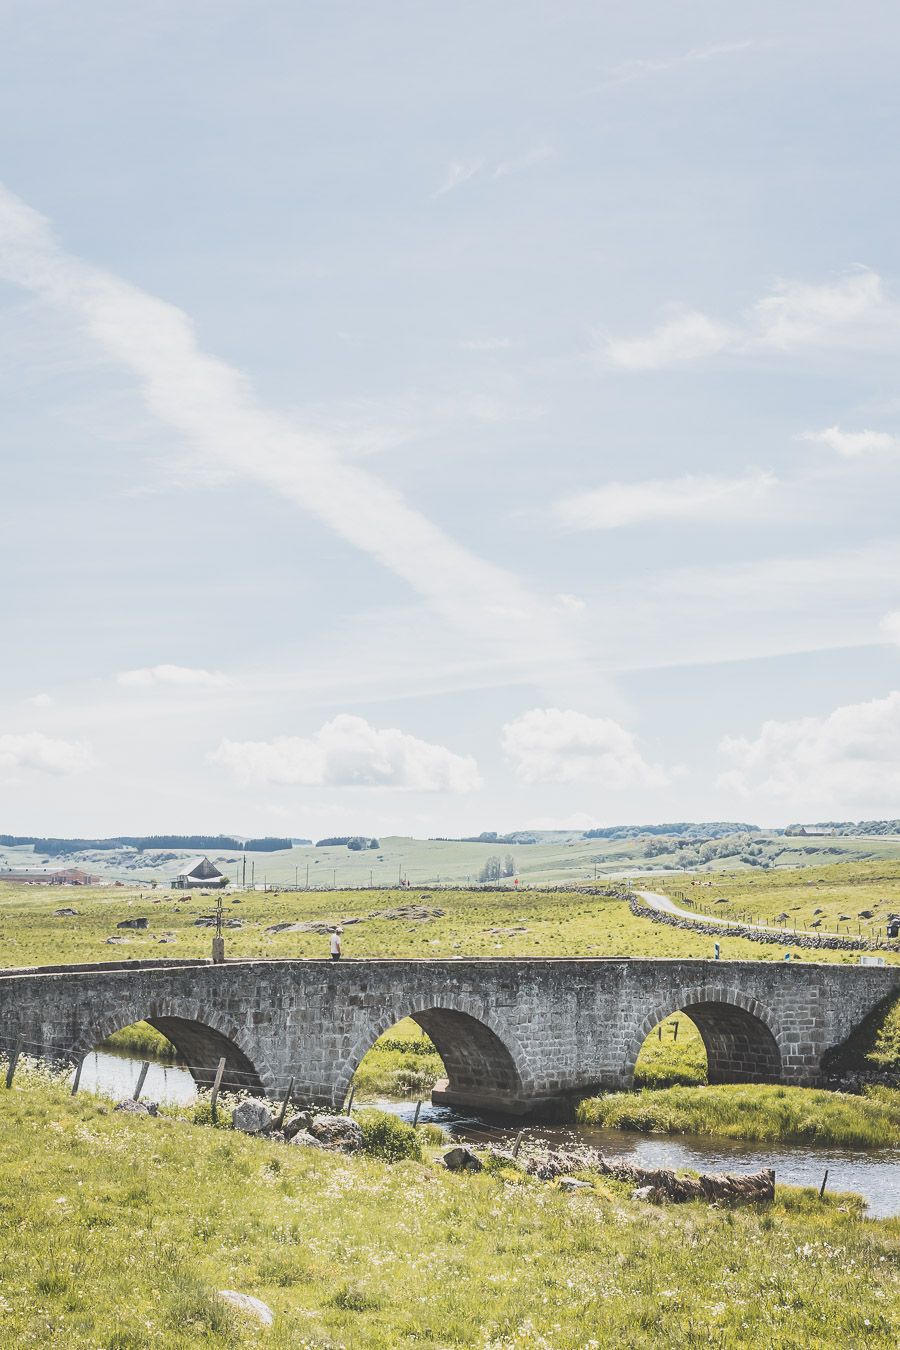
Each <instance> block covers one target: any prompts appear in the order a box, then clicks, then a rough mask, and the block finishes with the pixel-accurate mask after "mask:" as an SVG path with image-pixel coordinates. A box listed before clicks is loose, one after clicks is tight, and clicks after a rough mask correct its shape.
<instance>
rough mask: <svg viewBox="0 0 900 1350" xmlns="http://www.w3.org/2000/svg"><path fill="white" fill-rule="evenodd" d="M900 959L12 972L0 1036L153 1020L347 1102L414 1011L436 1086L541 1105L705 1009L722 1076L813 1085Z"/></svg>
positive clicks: (234, 1076)
mask: <svg viewBox="0 0 900 1350" xmlns="http://www.w3.org/2000/svg"><path fill="white" fill-rule="evenodd" d="M896 994H900V967H896V966H894V967H891V966H885V967H871V966H849V965H845V966H839V965H825V964H814V963H812V962H771V963H770V962H763V961H703V960H687V961H680V960H651V959H641V958H638V959H626V958H611V959H591V960H565V959H552V958H551V959H531V958H523V959H508V960H466V959H453V960H408V961H406V960H359V961H352V960H344V961H341V962H330V961H319V960H287V961H253V960H235V961H228V962H227V963H225V964H222V965H211V964H210V963H208V962H205V961H182V962H171V961H168V962H167V961H155V962H129V963H108V964H98V965H90V966H88V965H85V966H52V967H40V968H34V969H29V970H6V971H2V972H0V1048H2V1049H5V1050H7V1051H8V1050H10V1049H11V1048H12V1047H13V1046H15V1045H16V1043H17V1042H21V1046H22V1050H23V1053H26V1054H31V1055H42V1056H44V1057H47V1058H53V1059H64V1060H68V1061H71V1062H77V1061H78V1060H80V1059H81V1058H82V1057H83V1056H84V1055H85V1054H87V1053H88V1052H89V1051H90V1050H91V1049H93V1047H95V1046H96V1045H97V1044H98V1043H99V1042H100V1041H101V1040H103V1039H104V1037H106V1036H108V1035H109V1034H111V1033H112V1032H113V1031H116V1030H118V1029H120V1028H121V1027H124V1026H128V1025H129V1024H131V1023H132V1022H136V1021H140V1020H146V1021H148V1022H150V1023H151V1024H152V1025H153V1026H154V1027H156V1028H157V1029H158V1030H159V1031H161V1032H163V1034H164V1035H166V1036H168V1037H169V1039H170V1040H171V1041H172V1042H173V1043H174V1044H175V1046H176V1047H177V1048H178V1050H179V1051H180V1052H181V1054H182V1055H183V1057H184V1059H185V1060H186V1062H187V1064H188V1065H189V1067H190V1068H191V1071H192V1072H193V1074H194V1076H195V1078H196V1079H197V1080H198V1082H201V1083H208V1082H209V1079H210V1076H211V1074H212V1072H213V1070H214V1066H215V1065H216V1064H217V1063H218V1061H219V1059H220V1058H222V1057H224V1058H225V1061H226V1069H225V1077H224V1080H223V1081H224V1085H225V1086H226V1087H232V1088H239V1087H242V1088H246V1089H249V1090H250V1091H253V1092H257V1093H265V1094H267V1095H269V1096H275V1095H277V1094H278V1093H279V1092H282V1091H284V1090H285V1088H286V1086H287V1084H288V1082H289V1080H290V1079H293V1080H294V1089H293V1095H294V1098H295V1100H298V1101H304V1102H308V1103H311V1104H316V1105H321V1106H337V1105H339V1104H340V1103H341V1102H342V1101H343V1100H344V1098H345V1095H346V1093H347V1091H348V1088H349V1086H350V1082H351V1080H352V1077H353V1074H354V1073H355V1071H356V1068H357V1066H358V1064H359V1062H360V1060H361V1059H362V1057H363V1055H364V1054H365V1053H366V1051H367V1050H369V1048H370V1047H371V1046H372V1044H373V1043H374V1041H375V1040H376V1039H377V1038H378V1037H379V1036H380V1035H381V1034H382V1033H383V1032H385V1031H386V1030H388V1029H389V1028H390V1027H391V1026H393V1025H394V1023H395V1022H397V1021H399V1020H400V1019H401V1018H403V1017H408V1016H411V1017H413V1018H415V1020H416V1021H417V1022H418V1023H419V1025H420V1026H421V1027H423V1029H424V1030H425V1031H426V1032H427V1033H428V1035H429V1036H430V1037H431V1038H432V1040H433V1041H434V1043H435V1045H436V1046H437V1048H438V1050H439V1052H440V1054H441V1057H442V1059H443V1061H444V1064H445V1067H446V1070H447V1079H446V1080H445V1081H444V1082H443V1083H442V1084H439V1085H438V1087H437V1088H436V1089H435V1094H434V1095H435V1099H436V1100H441V1101H447V1102H451V1103H455V1104H458V1105H461V1106H471V1107H480V1108H483V1109H493V1110H500V1111H512V1112H524V1111H528V1110H531V1109H535V1108H540V1107H546V1106H548V1105H549V1104H550V1103H553V1102H558V1101H559V1100H561V1099H565V1098H566V1097H569V1096H572V1095H582V1094H585V1093H588V1092H590V1091H591V1090H593V1089H596V1088H603V1087H605V1088H616V1087H618V1088H621V1087H627V1086H629V1085H630V1083H631V1080H632V1075H633V1071H634V1065H635V1060H636V1059H637V1056H638V1052H639V1050H640V1048H641V1045H642V1043H643V1041H644V1038H645V1037H646V1036H647V1034H648V1033H649V1032H650V1031H652V1030H653V1028H654V1027H655V1026H656V1025H657V1023H658V1022H660V1021H661V1020H662V1019H663V1018H664V1017H666V1016H668V1015H669V1014H670V1013H672V1012H676V1011H681V1012H683V1013H685V1014H686V1015H687V1016H688V1017H690V1019H691V1020H692V1021H693V1022H694V1023H695V1024H696V1026H697V1028H698V1030H699V1032H700V1035H701V1037H702V1038H703V1041H704V1044H705V1046H706V1050H707V1055H708V1059H709V1077H710V1081H711V1082H783V1083H795V1084H806V1085H810V1084H814V1083H816V1082H817V1081H818V1080H819V1077H820V1072H821V1061H822V1056H823V1055H824V1053H825V1051H826V1050H828V1049H829V1048H830V1047H832V1046H835V1045H838V1044H840V1043H841V1042H842V1041H843V1040H845V1039H846V1037H847V1036H848V1035H849V1034H850V1033H851V1032H852V1031H853V1030H854V1028H855V1027H857V1026H858V1025H859V1023H860V1022H861V1021H862V1020H863V1018H864V1017H865V1016H866V1015H867V1014H868V1013H870V1012H871V1011H872V1010H873V1009H875V1008H876V1006H877V1005H878V1004H879V1003H880V1002H881V1001H882V1000H884V999H886V998H888V997H890V996H891V995H896Z"/></svg>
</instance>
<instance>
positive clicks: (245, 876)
mask: <svg viewBox="0 0 900 1350" xmlns="http://www.w3.org/2000/svg"><path fill="white" fill-rule="evenodd" d="M241 888H242V889H243V890H246V889H247V855H246V853H245V854H244V869H243V878H242V880H241Z"/></svg>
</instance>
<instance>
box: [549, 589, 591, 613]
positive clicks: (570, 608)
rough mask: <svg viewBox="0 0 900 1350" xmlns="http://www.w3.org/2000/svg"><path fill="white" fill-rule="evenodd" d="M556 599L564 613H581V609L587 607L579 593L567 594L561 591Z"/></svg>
mask: <svg viewBox="0 0 900 1350" xmlns="http://www.w3.org/2000/svg"><path fill="white" fill-rule="evenodd" d="M556 599H557V603H558V604H559V607H560V609H561V610H562V611H563V613H564V614H581V613H582V611H583V610H585V609H587V601H586V600H582V598H581V596H580V595H569V594H567V593H566V592H563V594H561V595H558V596H557V597H556Z"/></svg>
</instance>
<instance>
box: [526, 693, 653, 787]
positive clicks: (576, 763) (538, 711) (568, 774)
mask: <svg viewBox="0 0 900 1350" xmlns="http://www.w3.org/2000/svg"><path fill="white" fill-rule="evenodd" d="M501 744H502V746H503V751H504V753H505V754H506V755H507V756H508V757H509V759H510V760H511V761H512V763H513V764H514V766H515V768H516V772H517V773H518V775H519V777H520V778H521V779H522V781H523V782H525V783H580V782H602V783H605V784H606V785H607V786H610V787H624V786H626V785H628V784H635V783H636V784H643V785H645V786H657V787H659V786H663V785H664V784H665V783H667V782H668V775H667V774H666V772H665V771H664V770H663V769H662V768H661V767H660V766H659V765H658V764H649V763H648V762H647V761H646V760H645V759H644V758H643V756H642V755H641V753H640V751H639V749H638V747H637V742H636V740H635V737H634V735H633V733H632V732H630V731H628V730H626V728H625V727H623V726H622V725H621V724H620V723H619V722H615V721H613V720H612V718H610V717H589V716H588V715H587V713H580V712H574V711H573V710H572V709H565V710H564V709H562V708H532V709H531V710H530V712H527V713H523V714H522V716H521V717H518V718H516V720H515V721H514V722H507V724H506V725H505V726H504V728H503V732H502V737H501Z"/></svg>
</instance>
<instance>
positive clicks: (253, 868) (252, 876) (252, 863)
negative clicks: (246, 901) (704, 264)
mask: <svg viewBox="0 0 900 1350" xmlns="http://www.w3.org/2000/svg"><path fill="white" fill-rule="evenodd" d="M250 889H251V891H255V890H256V859H255V858H251V859H250Z"/></svg>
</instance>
